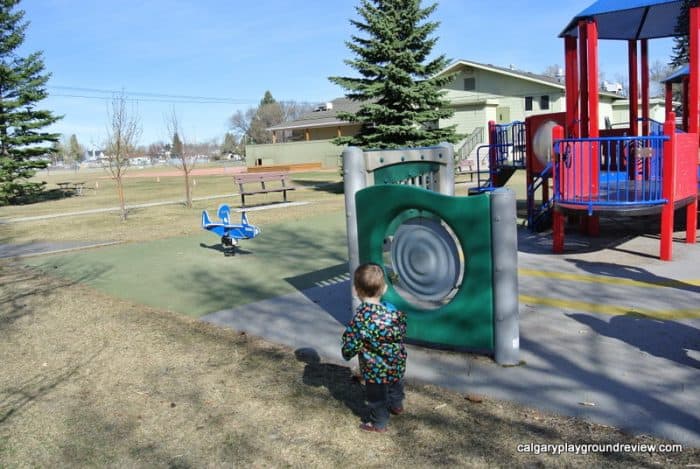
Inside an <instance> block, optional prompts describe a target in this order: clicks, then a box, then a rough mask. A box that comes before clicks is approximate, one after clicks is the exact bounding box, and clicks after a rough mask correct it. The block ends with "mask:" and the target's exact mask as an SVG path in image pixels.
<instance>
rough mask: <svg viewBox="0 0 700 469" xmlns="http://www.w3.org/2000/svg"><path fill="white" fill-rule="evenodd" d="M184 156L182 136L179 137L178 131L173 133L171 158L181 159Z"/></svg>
mask: <svg viewBox="0 0 700 469" xmlns="http://www.w3.org/2000/svg"><path fill="white" fill-rule="evenodd" d="M181 156H182V140H180V136H179V135H178V133H177V131H175V132H174V133H173V143H172V145H171V146H170V157H171V158H179V157H181Z"/></svg>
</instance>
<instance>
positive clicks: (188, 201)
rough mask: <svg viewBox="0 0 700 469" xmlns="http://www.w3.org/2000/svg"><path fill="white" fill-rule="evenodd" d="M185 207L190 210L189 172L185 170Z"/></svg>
mask: <svg viewBox="0 0 700 469" xmlns="http://www.w3.org/2000/svg"><path fill="white" fill-rule="evenodd" d="M185 207H187V208H192V189H191V188H190V171H189V170H187V169H185Z"/></svg>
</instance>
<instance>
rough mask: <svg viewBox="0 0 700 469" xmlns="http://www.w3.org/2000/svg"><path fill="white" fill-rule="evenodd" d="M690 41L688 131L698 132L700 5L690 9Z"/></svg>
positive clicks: (699, 101)
mask: <svg viewBox="0 0 700 469" xmlns="http://www.w3.org/2000/svg"><path fill="white" fill-rule="evenodd" d="M688 33H689V41H688V55H689V59H690V60H689V69H688V71H689V72H690V73H689V76H690V83H689V85H688V109H687V113H688V119H689V121H688V133H691V134H695V133H698V126H699V125H700V122H699V121H698V114H700V109H699V107H700V7H697V6H696V7H692V8H691V9H690V28H689V31H688Z"/></svg>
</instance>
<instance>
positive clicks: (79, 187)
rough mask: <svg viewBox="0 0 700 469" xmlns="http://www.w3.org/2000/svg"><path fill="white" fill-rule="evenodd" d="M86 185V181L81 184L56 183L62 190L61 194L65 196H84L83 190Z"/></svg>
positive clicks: (70, 182)
mask: <svg viewBox="0 0 700 469" xmlns="http://www.w3.org/2000/svg"><path fill="white" fill-rule="evenodd" d="M85 184H86V183H85V181H80V182H72V181H62V182H57V183H56V185H57V186H58V188H59V189H61V192H63V195H64V196H65V195H66V194H69V193H75V194H77V195H83V190H84V189H85Z"/></svg>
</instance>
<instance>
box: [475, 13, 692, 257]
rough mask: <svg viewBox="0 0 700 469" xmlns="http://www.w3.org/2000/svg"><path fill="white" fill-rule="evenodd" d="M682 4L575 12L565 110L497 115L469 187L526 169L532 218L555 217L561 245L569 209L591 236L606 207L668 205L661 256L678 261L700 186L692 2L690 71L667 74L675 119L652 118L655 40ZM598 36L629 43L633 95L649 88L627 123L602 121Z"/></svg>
mask: <svg viewBox="0 0 700 469" xmlns="http://www.w3.org/2000/svg"><path fill="white" fill-rule="evenodd" d="M681 4H682V2H681V1H672V0H665V1H664V0H656V1H653V0H634V1H632V0H628V1H622V0H620V1H617V2H611V1H609V0H600V1H598V2H596V3H594V4H593V5H591V6H590V7H589V8H587V9H586V10H584V11H583V12H581V13H580V14H579V15H577V16H575V17H574V18H573V19H572V20H571V22H570V23H569V24H568V25H567V26H566V28H565V29H564V31H563V32H562V33H561V35H560V37H562V38H564V44H565V59H566V71H565V80H566V82H565V86H566V112H565V113H555V114H543V115H536V116H531V117H528V118H527V119H526V121H525V122H524V123H523V122H515V123H512V124H509V125H496V124H495V123H493V122H492V123H490V125H489V144H488V145H485V146H484V148H483V149H480V150H485V151H488V152H489V154H488V156H489V170H488V172H487V173H486V176H485V177H483V178H482V177H480V179H479V183H478V185H477V187H475V188H472V189H470V193H471V194H478V193H482V192H488V191H491V190H494V189H495V188H497V187H501V186H503V185H504V184H505V183H506V182H507V180H508V178H509V177H510V176H511V175H512V174H513V172H514V171H515V170H516V169H525V170H526V180H527V209H528V215H527V223H528V226H529V227H530V228H531V229H535V230H536V229H540V228H542V227H546V226H548V225H549V224H550V223H551V225H552V236H553V251H554V252H555V253H561V252H563V250H564V232H565V221H566V217H567V216H571V217H574V216H575V217H577V218H578V219H579V222H580V223H581V225H582V227H584V229H585V231H586V232H587V233H588V234H589V235H597V234H598V232H599V216H600V215H601V214H606V215H610V216H613V217H614V216H616V215H618V216H619V215H648V214H656V213H660V214H661V241H660V255H659V257H660V258H661V259H662V260H671V259H672V235H673V226H674V213H675V211H676V210H677V209H681V208H685V210H686V217H685V218H686V227H685V231H686V237H685V239H686V243H695V241H696V231H697V210H698V205H697V199H698V192H699V191H700V184H699V182H698V179H699V177H700V169H699V164H700V161H699V160H698V141H699V140H698V136H699V129H698V127H699V109H698V108H699V105H700V6H693V7H691V8H690V30H689V33H690V34H689V44H690V46H689V49H690V63H689V64H688V67H687V73H684V72H683V70H681V71H679V72H678V73H676V74H674V75H673V76H672V77H669V79H668V80H667V81H666V90H667V95H666V106H667V114H666V120H665V122H663V123H661V122H655V121H653V120H652V119H650V118H649V61H648V50H649V49H648V41H649V40H650V39H655V38H663V37H671V36H674V35H675V26H676V20H677V18H678V15H679V14H680V12H681ZM599 39H611V40H624V41H627V44H628V59H629V76H630V90H629V95H630V96H638V95H641V109H640V106H639V102H638V100H637V99H630V110H629V126H628V127H627V128H614V129H600V126H599V109H598V40H599ZM640 55H641V61H640V60H639V56H640ZM640 69H641V72H640ZM640 78H641V87H640V85H639V81H640ZM672 83H682V89H683V105H684V106H683V110H684V112H683V118H682V125H681V126H680V128H677V126H676V116H675V114H674V113H673V112H672V98H671V91H672V89H671V86H672ZM640 111H641V115H640ZM523 135H524V140H525V144H524V145H523ZM477 161H479V160H478V159H477ZM550 190H551V193H550ZM538 191H540V192H541V199H540V200H539V201H537V200H536V199H537V193H538Z"/></svg>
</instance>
